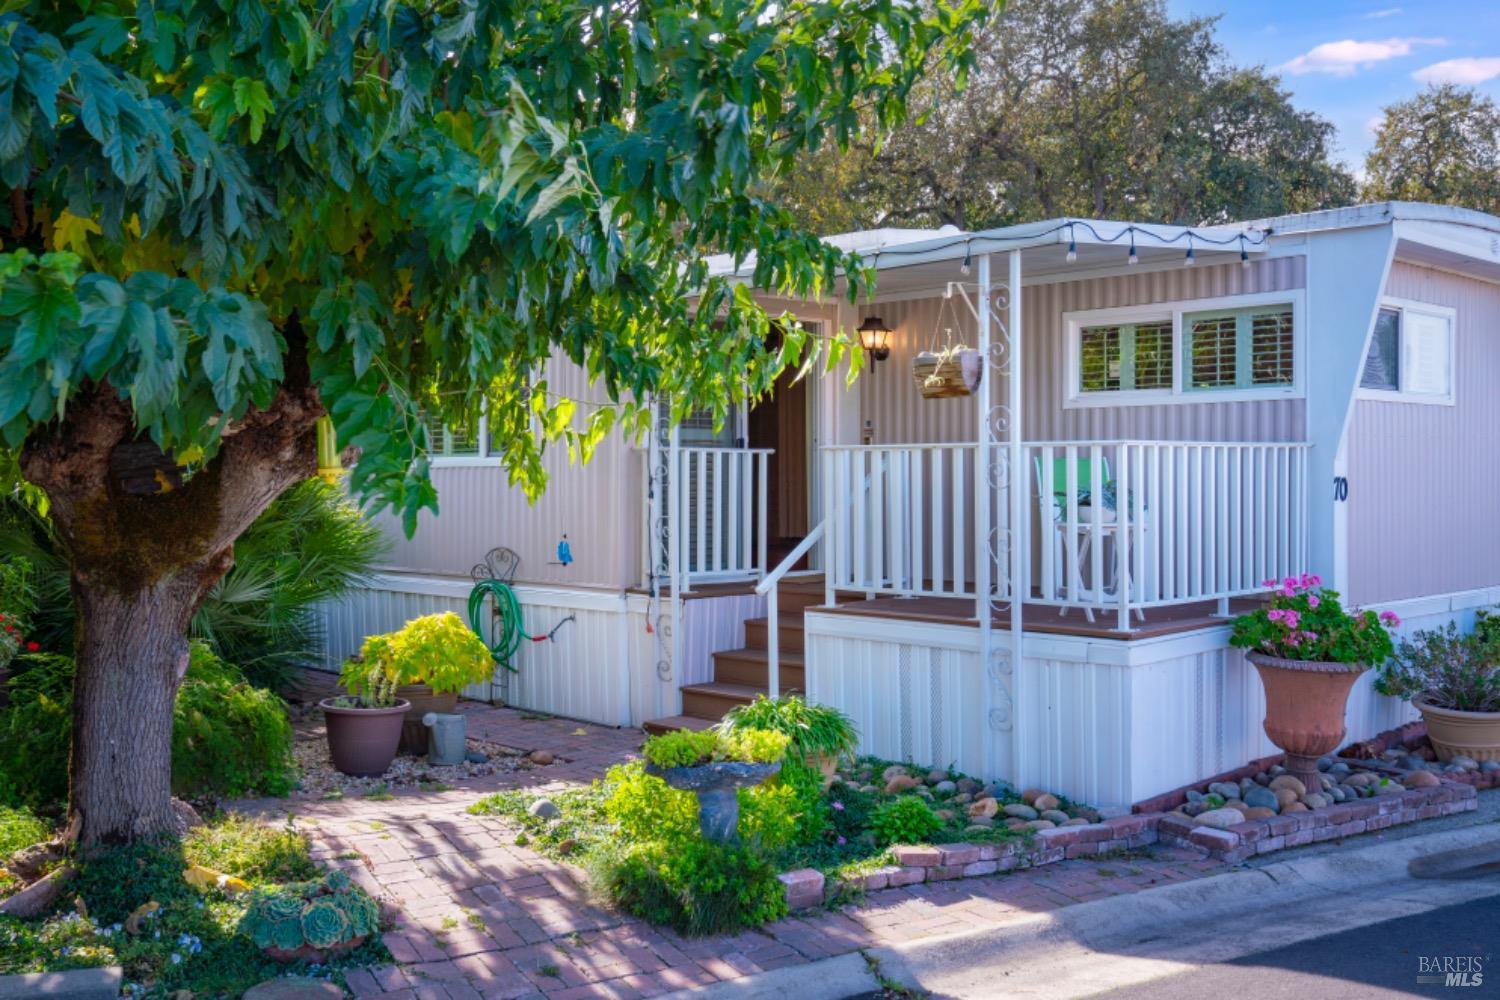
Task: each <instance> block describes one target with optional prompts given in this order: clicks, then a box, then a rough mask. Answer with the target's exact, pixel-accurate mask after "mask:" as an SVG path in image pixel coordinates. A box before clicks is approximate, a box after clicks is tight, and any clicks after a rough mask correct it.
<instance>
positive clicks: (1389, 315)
mask: <svg viewBox="0 0 1500 1000" xmlns="http://www.w3.org/2000/svg"><path fill="white" fill-rule="evenodd" d="M1453 330H1454V311H1453V310H1452V309H1447V308H1444V307H1441V306H1429V305H1423V304H1422V303H1417V302H1404V301H1398V300H1391V299H1387V300H1386V301H1385V302H1384V304H1383V305H1382V306H1381V309H1380V312H1379V313H1378V314H1377V315H1376V317H1375V328H1374V330H1373V331H1372V333H1371V337H1370V347H1369V350H1368V351H1367V352H1366V353H1365V366H1364V370H1363V371H1362V372H1361V373H1360V379H1359V387H1360V396H1361V397H1362V398H1365V399H1383V400H1388V401H1392V402H1403V403H1439V404H1447V403H1452V402H1453Z"/></svg>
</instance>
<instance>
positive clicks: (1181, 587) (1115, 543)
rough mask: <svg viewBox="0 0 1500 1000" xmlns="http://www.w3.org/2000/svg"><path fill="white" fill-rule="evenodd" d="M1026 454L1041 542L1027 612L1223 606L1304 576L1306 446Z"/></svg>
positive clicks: (1148, 445) (1057, 445)
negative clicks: (1033, 607) (1031, 608)
mask: <svg viewBox="0 0 1500 1000" xmlns="http://www.w3.org/2000/svg"><path fill="white" fill-rule="evenodd" d="M1026 449H1027V459H1028V461H1027V464H1028V467H1029V468H1030V469H1032V470H1033V471H1034V475H1035V479H1036V482H1035V484H1034V489H1035V496H1036V497H1037V500H1038V503H1037V505H1036V506H1037V509H1038V517H1037V519H1038V523H1039V525H1040V533H1041V534H1042V536H1043V538H1045V539H1047V540H1046V541H1044V542H1043V544H1041V545H1040V546H1039V548H1038V550H1037V554H1036V558H1035V559H1034V560H1033V565H1034V569H1035V571H1036V587H1035V596H1033V597H1032V598H1031V599H1032V600H1033V601H1035V602H1036V603H1041V604H1056V605H1058V606H1061V607H1070V606H1092V607H1101V606H1104V605H1114V606H1117V607H1121V608H1125V609H1127V610H1135V609H1140V608H1151V607H1161V606H1164V605H1169V604H1186V603H1191V602H1194V601H1206V600H1220V601H1227V600H1228V599H1229V598H1232V597H1242V596H1246V595H1250V594H1255V593H1259V592H1261V591H1263V590H1264V589H1265V587H1264V586H1263V581H1265V580H1266V579H1268V578H1271V577H1275V578H1278V579H1279V578H1281V577H1284V576H1286V575H1288V574H1295V573H1300V572H1303V571H1304V570H1305V569H1306V566H1307V446H1306V445H1303V444H1290V443H1288V444H1281V443H1248V444H1238V443H1222V442H1214V443H1199V442H1187V443H1182V442H1164V441H1121V442H1112V443H1108V444H1093V443H1090V444H1079V443H1077V442H1062V441H1058V442H1049V443H1042V444H1028V445H1027V446H1026ZM1095 497H1099V498H1102V500H1103V502H1102V503H1098V502H1092V498H1095Z"/></svg>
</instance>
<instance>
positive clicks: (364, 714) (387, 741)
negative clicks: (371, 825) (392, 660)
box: [318, 660, 411, 778]
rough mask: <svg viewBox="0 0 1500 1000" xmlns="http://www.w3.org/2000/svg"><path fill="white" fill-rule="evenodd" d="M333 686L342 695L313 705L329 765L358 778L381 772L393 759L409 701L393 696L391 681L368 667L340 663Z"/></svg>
mask: <svg viewBox="0 0 1500 1000" xmlns="http://www.w3.org/2000/svg"><path fill="white" fill-rule="evenodd" d="M339 683H340V684H342V685H343V686H344V689H345V690H346V691H348V692H349V693H348V694H347V695H339V696H338V697H336V698H324V699H323V700H322V701H320V702H318V707H319V708H321V709H322V710H323V720H324V723H325V728H326V729H327V732H328V753H329V756H331V757H332V758H333V766H334V767H336V768H338V769H339V770H340V771H342V772H343V773H344V774H349V775H353V776H355V777H359V778H369V777H374V776H376V775H380V774H384V773H385V770H386V768H388V767H390V766H391V761H392V760H393V759H394V758H395V756H396V744H397V743H399V742H400V741H401V724H402V723H403V722H404V721H405V719H406V713H407V710H408V709H409V708H411V703H410V702H408V701H407V700H406V699H405V698H398V697H396V683H395V681H393V680H391V678H390V677H388V676H387V675H386V674H385V672H384V671H382V670H380V669H379V668H378V667H375V666H372V665H371V664H368V663H362V662H359V661H357V660H350V661H349V662H347V663H345V664H344V669H343V671H342V672H341V673H340V674H339Z"/></svg>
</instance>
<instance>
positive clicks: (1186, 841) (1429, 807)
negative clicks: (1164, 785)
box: [1156, 776, 1479, 864]
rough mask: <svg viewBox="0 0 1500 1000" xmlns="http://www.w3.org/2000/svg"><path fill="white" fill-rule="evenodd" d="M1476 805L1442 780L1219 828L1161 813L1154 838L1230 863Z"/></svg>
mask: <svg viewBox="0 0 1500 1000" xmlns="http://www.w3.org/2000/svg"><path fill="white" fill-rule="evenodd" d="M1455 777H1456V776H1455ZM1478 807H1479V793H1478V792H1477V791H1476V790H1475V789H1474V787H1473V785H1470V784H1467V783H1464V782H1455V781H1443V782H1441V783H1440V784H1438V785H1435V786H1433V787H1430V788H1412V789H1408V790H1406V791H1404V792H1396V793H1393V794H1389V795H1378V796H1376V797H1375V798H1372V799H1360V800H1359V801H1357V802H1341V803H1339V804H1337V805H1332V806H1328V807H1327V808H1324V809H1312V810H1309V811H1307V812H1289V813H1283V814H1281V815H1279V816H1272V817H1269V818H1268V819H1255V820H1248V821H1246V822H1244V823H1236V824H1235V825H1234V826H1231V827H1228V828H1227V829H1222V830H1220V829H1216V828H1214V827H1210V826H1196V825H1194V823H1193V820H1192V818H1191V817H1188V816H1184V815H1182V814H1181V813H1164V814H1160V815H1158V816H1157V817H1156V820H1157V825H1156V830H1157V840H1158V842H1159V843H1164V844H1171V845H1173V846H1176V847H1194V848H1197V849H1199V850H1202V851H1206V852H1207V854H1208V856H1209V857H1211V858H1214V859H1215V860H1218V861H1223V862H1225V863H1227V864H1235V863H1237V862H1240V861H1243V860H1245V859H1246V858H1248V857H1250V856H1251V855H1253V854H1267V853H1270V852H1271V851H1277V850H1281V849H1282V848H1284V847H1300V846H1301V845H1303V844H1312V843H1316V842H1318V841H1322V840H1337V839H1339V838H1340V837H1352V836H1355V835H1356V834H1361V833H1373V832H1375V831H1376V830H1384V829H1385V828H1386V827H1391V826H1397V825H1400V824H1402V823H1415V822H1416V821H1417V820H1423V819H1433V818H1435V817H1438V816H1450V815H1452V814H1454V813H1460V812H1469V811H1471V810H1474V809H1477V808H1478Z"/></svg>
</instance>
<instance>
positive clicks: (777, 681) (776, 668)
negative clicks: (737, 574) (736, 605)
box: [755, 518, 827, 701]
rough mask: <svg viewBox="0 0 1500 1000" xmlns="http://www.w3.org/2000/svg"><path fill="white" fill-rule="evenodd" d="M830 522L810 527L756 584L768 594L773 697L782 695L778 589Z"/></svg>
mask: <svg viewBox="0 0 1500 1000" xmlns="http://www.w3.org/2000/svg"><path fill="white" fill-rule="evenodd" d="M826 523H827V519H826V518H825V519H824V520H822V521H819V522H818V526H817V527H816V528H814V529H813V530H811V531H809V532H808V533H807V537H806V538H804V539H802V541H800V542H798V543H797V547H796V548H794V549H792V551H791V553H790V554H789V555H788V556H787V557H786V558H785V559H783V560H781V562H779V563H777V565H776V568H775V569H773V570H772V571H771V572H769V573H767V574H766V576H765V579H763V580H761V581H760V583H757V584H756V585H755V592H756V593H757V594H765V595H766V689H767V694H768V696H769V697H770V698H771V699H772V700H773V701H774V700H775V699H777V698H780V697H781V618H780V609H779V608H778V607H777V590H778V589H779V586H780V584H781V578H782V577H784V576H786V575H787V573H789V572H791V569H792V567H793V566H795V565H796V564H797V562H798V560H800V559H801V558H802V557H803V556H805V555H807V553H808V552H809V551H811V550H812V547H813V546H814V545H816V544H817V543H818V540H819V539H820V538H822V537H823V530H824V529H823V525H825V524H826Z"/></svg>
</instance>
